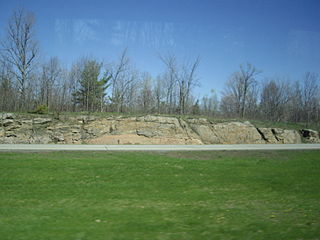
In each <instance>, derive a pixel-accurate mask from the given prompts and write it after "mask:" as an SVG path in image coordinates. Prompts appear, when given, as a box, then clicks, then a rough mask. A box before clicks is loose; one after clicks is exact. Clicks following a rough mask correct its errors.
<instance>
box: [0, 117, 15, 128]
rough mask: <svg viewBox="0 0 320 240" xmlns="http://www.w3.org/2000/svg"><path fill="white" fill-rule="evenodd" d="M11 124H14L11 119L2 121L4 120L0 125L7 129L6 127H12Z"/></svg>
mask: <svg viewBox="0 0 320 240" xmlns="http://www.w3.org/2000/svg"><path fill="white" fill-rule="evenodd" d="M13 122H14V121H13V120H12V119H4V120H3V121H2V125H3V126H4V127H8V126H10V125H12V124H13Z"/></svg>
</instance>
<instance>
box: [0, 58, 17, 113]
mask: <svg viewBox="0 0 320 240" xmlns="http://www.w3.org/2000/svg"><path fill="white" fill-rule="evenodd" d="M13 85H14V84H13V74H12V66H11V65H10V64H9V63H8V62H6V61H4V60H3V59H1V58H0V111H12V110H14V109H15V103H16V102H15V100H16V96H15V90H14V87H13Z"/></svg>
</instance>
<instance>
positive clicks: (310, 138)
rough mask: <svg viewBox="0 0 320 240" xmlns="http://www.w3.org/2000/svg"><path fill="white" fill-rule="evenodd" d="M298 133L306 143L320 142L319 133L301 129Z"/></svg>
mask: <svg viewBox="0 0 320 240" xmlns="http://www.w3.org/2000/svg"><path fill="white" fill-rule="evenodd" d="M300 133H301V136H302V137H303V139H304V140H305V141H306V142H309V143H319V142H320V139H319V133H318V132H317V131H315V130H311V129H301V130H300Z"/></svg>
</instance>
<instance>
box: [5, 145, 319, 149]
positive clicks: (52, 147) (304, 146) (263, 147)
mask: <svg viewBox="0 0 320 240" xmlns="http://www.w3.org/2000/svg"><path fill="white" fill-rule="evenodd" d="M308 149H320V144H230V145H66V144H0V151H217V150H308Z"/></svg>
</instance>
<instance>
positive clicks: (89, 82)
mask: <svg viewBox="0 0 320 240" xmlns="http://www.w3.org/2000/svg"><path fill="white" fill-rule="evenodd" d="M101 67H102V64H100V63H98V62H97V61H95V60H88V61H86V63H85V64H84V67H83V70H82V72H81V78H80V82H79V89H78V90H77V91H76V92H75V93H74V95H75V97H76V98H75V99H76V103H77V104H79V105H80V107H81V109H82V110H84V111H88V112H89V111H90V112H92V111H98V110H99V111H102V110H103V106H104V100H105V95H106V93H105V92H106V89H107V88H108V87H109V86H110V84H108V82H109V80H110V77H108V76H107V75H106V74H105V75H104V77H103V78H102V79H99V75H100V72H101Z"/></svg>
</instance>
